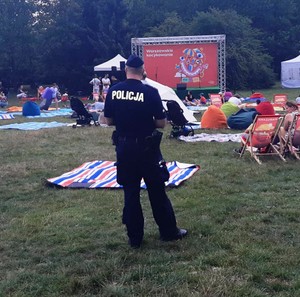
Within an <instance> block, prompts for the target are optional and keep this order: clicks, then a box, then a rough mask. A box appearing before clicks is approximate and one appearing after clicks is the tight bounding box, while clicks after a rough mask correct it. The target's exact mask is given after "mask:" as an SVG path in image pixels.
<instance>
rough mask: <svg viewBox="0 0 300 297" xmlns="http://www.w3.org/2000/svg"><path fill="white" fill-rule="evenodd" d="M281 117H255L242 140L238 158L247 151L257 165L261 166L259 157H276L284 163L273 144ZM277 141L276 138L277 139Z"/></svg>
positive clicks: (280, 123) (281, 120)
mask: <svg viewBox="0 0 300 297" xmlns="http://www.w3.org/2000/svg"><path fill="white" fill-rule="evenodd" d="M282 122H283V117H282V116H281V115H257V116H256V117H255V119H254V121H253V124H252V127H251V128H250V131H249V135H248V137H247V138H246V139H243V138H242V144H243V146H242V150H241V152H240V157H242V156H243V155H244V153H245V152H246V151H248V152H249V153H250V155H251V157H253V158H254V159H255V161H256V162H257V163H258V164H262V162H261V160H260V159H259V157H261V156H271V155H276V156H278V157H279V158H280V159H281V160H283V161H286V160H285V158H284V157H283V155H282V154H281V153H280V151H279V150H278V148H277V146H276V145H275V144H274V141H275V139H276V138H277V136H278V132H279V129H280V126H281V125H282ZM277 139H278V138H277Z"/></svg>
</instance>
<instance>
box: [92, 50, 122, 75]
mask: <svg viewBox="0 0 300 297" xmlns="http://www.w3.org/2000/svg"><path fill="white" fill-rule="evenodd" d="M120 62H126V59H125V58H124V57H122V56H121V55H120V54H117V55H116V56H115V57H114V58H112V59H110V60H108V61H106V62H104V63H102V64H99V65H97V66H95V67H94V71H111V68H112V67H116V68H117V70H118V71H119V70H121V69H120Z"/></svg>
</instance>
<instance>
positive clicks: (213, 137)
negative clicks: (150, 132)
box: [178, 133, 242, 142]
mask: <svg viewBox="0 0 300 297" xmlns="http://www.w3.org/2000/svg"><path fill="white" fill-rule="evenodd" d="M241 135H242V133H238V134H221V133H219V134H207V133H201V134H195V135H193V136H180V137H179V138H178V139H179V140H182V141H185V142H199V141H206V142H212V141H215V142H228V141H232V142H240V141H241Z"/></svg>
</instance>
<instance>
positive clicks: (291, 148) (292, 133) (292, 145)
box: [281, 114, 300, 160]
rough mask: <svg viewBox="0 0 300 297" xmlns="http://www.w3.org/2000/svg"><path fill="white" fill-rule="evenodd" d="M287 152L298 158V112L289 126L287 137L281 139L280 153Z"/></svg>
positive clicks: (299, 123) (299, 131) (299, 146)
mask: <svg viewBox="0 0 300 297" xmlns="http://www.w3.org/2000/svg"><path fill="white" fill-rule="evenodd" d="M286 152H289V153H290V154H291V155H293V156H294V157H296V158H297V159H298V160H300V114H295V115H294V117H293V120H292V122H291V125H290V126H289V129H288V132H287V137H286V139H283V148H282V152H281V153H282V154H283V155H285V154H286Z"/></svg>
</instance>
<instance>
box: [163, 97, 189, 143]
mask: <svg viewBox="0 0 300 297" xmlns="http://www.w3.org/2000/svg"><path fill="white" fill-rule="evenodd" d="M164 101H165V102H166V107H167V108H166V114H167V119H168V121H169V123H170V124H171V125H172V130H171V132H170V137H171V138H178V137H179V136H181V135H183V136H189V135H190V136H193V135H194V129H193V127H192V125H189V122H188V120H187V119H186V118H185V116H184V114H183V110H182V108H181V107H180V105H179V104H178V102H176V101H174V100H164Z"/></svg>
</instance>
